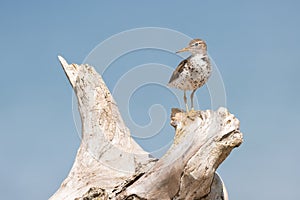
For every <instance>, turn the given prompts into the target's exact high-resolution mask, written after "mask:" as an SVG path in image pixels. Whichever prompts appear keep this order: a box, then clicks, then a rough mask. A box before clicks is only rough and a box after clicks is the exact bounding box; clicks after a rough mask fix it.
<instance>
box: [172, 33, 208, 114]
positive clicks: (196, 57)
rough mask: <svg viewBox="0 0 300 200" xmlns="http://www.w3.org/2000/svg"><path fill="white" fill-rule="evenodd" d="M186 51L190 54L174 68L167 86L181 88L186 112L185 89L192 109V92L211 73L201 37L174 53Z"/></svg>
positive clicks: (205, 46) (187, 110)
mask: <svg viewBox="0 0 300 200" xmlns="http://www.w3.org/2000/svg"><path fill="white" fill-rule="evenodd" d="M185 51H188V52H190V53H191V56H189V57H188V58H186V59H184V60H183V61H181V62H180V63H179V65H178V66H177V68H176V69H175V70H174V72H173V74H172V76H171V78H170V80H169V83H168V86H169V87H172V88H177V89H180V90H183V92H184V96H183V100H184V103H185V107H186V112H187V113H188V112H189V107H188V103H187V98H186V91H192V93H191V96H190V98H191V110H194V100H193V98H194V94H195V92H196V90H197V89H198V88H200V87H202V86H203V85H204V84H205V83H206V82H207V81H208V79H209V77H210V76H211V73H212V66H211V62H210V59H209V57H208V54H207V45H206V43H205V41H204V40H202V39H199V38H197V39H193V40H191V41H190V43H189V44H188V46H187V47H185V48H183V49H181V50H179V51H177V52H176V53H180V52H185Z"/></svg>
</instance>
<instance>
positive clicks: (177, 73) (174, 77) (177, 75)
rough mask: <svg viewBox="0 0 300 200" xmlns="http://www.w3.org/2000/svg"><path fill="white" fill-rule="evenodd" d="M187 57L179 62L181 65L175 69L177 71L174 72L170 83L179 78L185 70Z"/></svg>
mask: <svg viewBox="0 0 300 200" xmlns="http://www.w3.org/2000/svg"><path fill="white" fill-rule="evenodd" d="M187 61H188V60H187V59H184V60H183V61H181V62H180V63H179V65H178V66H177V68H176V69H175V71H174V72H173V74H172V76H171V78H170V80H169V83H171V82H173V81H174V80H175V79H177V78H178V77H179V74H180V73H181V72H182V71H183V68H184V65H185V64H186V63H187Z"/></svg>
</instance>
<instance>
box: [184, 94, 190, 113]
mask: <svg viewBox="0 0 300 200" xmlns="http://www.w3.org/2000/svg"><path fill="white" fill-rule="evenodd" d="M183 100H184V103H185V108H186V112H187V113H188V112H189V106H188V104H187V98H186V91H185V90H184V96H183Z"/></svg>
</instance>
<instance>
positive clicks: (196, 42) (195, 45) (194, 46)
mask: <svg viewBox="0 0 300 200" xmlns="http://www.w3.org/2000/svg"><path fill="white" fill-rule="evenodd" d="M184 51H189V52H191V53H192V54H193V55H194V54H206V51H207V46H206V43H205V42H204V40H201V39H193V40H192V41H191V42H190V43H189V46H187V47H185V48H183V49H180V50H179V51H177V52H176V53H180V52H184Z"/></svg>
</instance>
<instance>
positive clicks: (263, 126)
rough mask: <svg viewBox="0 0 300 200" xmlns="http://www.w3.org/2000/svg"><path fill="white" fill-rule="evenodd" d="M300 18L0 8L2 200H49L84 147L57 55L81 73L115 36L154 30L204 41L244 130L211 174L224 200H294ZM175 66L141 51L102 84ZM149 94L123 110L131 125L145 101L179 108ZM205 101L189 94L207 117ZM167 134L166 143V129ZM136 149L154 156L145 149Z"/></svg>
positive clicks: (159, 6)
mask: <svg viewBox="0 0 300 200" xmlns="http://www.w3.org/2000/svg"><path fill="white" fill-rule="evenodd" d="M299 9H300V3H299V1H291V0H290V1H259V0H254V1H237V0H236V1H226V2H225V1H223V2H221V1H218V2H216V1H164V2H161V1H151V2H150V1H149V2H148V1H147V2H146V1H145V2H142V1H131V2H130V3H129V2H128V3H126V2H118V1H109V2H108V1H106V2H105V1H102V2H100V1H87V2H83V1H51V2H41V1H30V0H29V1H1V2H0V33H1V37H0V44H1V45H0V53H1V59H0V66H1V71H2V73H1V74H2V77H1V79H0V92H1V98H0V134H1V140H0V160H1V165H0V166H1V168H0V169H1V170H0V188H1V189H0V191H1V197H2V198H3V199H31V200H35V199H36V200H37V199H47V198H48V197H50V196H51V195H52V194H53V193H54V192H55V191H56V189H57V188H58V187H59V185H60V183H61V182H62V181H63V180H64V178H65V177H66V176H67V174H68V172H69V170H70V168H71V166H72V164H73V160H74V157H75V155H76V151H77V148H78V146H79V144H80V138H79V136H78V133H77V131H76V128H75V124H74V120H73V114H72V89H71V86H70V85H69V82H68V81H67V79H66V77H65V75H64V73H63V71H62V69H61V67H60V65H59V63H58V60H57V55H58V54H62V55H63V56H64V57H65V58H66V59H67V60H68V61H69V62H75V63H82V62H83V60H84V59H85V58H86V57H87V55H88V54H89V53H90V52H91V51H92V49H94V48H95V47H96V46H97V45H98V44H99V43H101V42H102V41H104V40H105V39H107V38H109V37H110V36H112V35H114V34H118V33H120V32H122V31H125V30H129V29H133V28H141V27H162V28H169V29H173V30H176V31H179V32H181V33H184V34H186V35H188V36H189V37H192V38H196V37H200V38H203V39H205V40H206V41H207V44H208V50H209V53H210V55H211V56H212V58H213V59H214V61H215V62H216V63H217V66H218V69H219V70H220V73H221V75H222V78H223V81H224V85H225V88H226V97H227V107H228V109H229V110H230V111H231V112H232V113H234V114H235V115H236V116H237V117H238V118H239V119H240V121H241V130H242V132H243V133H244V140H245V141H244V143H243V145H242V146H241V147H240V148H238V149H235V150H234V151H233V152H232V154H231V155H230V156H229V158H228V159H227V160H226V161H225V162H224V163H223V164H222V165H221V166H220V168H219V172H220V174H221V176H222V178H223V179H224V181H225V183H226V185H227V187H228V190H229V194H230V198H231V199H232V200H235V199H243V200H250V199H257V200H260V199H261V200H262V199H274V200H277V199H278V200H279V199H297V198H299V194H298V192H297V189H298V186H299V179H300V173H299V171H298V168H299V167H297V166H299V165H300V157H299V154H298V152H299V145H298V143H299V142H298V141H299V139H300V136H299V130H300V127H299V121H300V117H299V113H300V107H299V102H300V92H299V91H300V81H299V78H298V76H299V74H300V60H299V58H300V45H299V44H300V37H299V35H300V25H299V24H300V13H299ZM176 42H177V41H174V43H176ZM116 48H118V47H116ZM175 50H177V49H174V51H175ZM150 55H151V56H150ZM160 55H163V58H160V57H159V56H160ZM183 56H185V54H184V55H183ZM135 59H138V60H139V62H137V63H134V61H132V60H135ZM181 59H182V58H180V57H179V56H175V55H173V54H172V55H171V54H168V53H160V52H158V51H147V50H144V51H140V52H137V53H136V54H134V53H132V54H128V55H126V56H123V57H121V58H120V59H119V60H117V61H116V62H114V63H113V64H112V65H114V66H115V67H112V68H110V69H109V70H108V71H107V72H106V74H104V75H103V77H104V79H105V80H106V81H107V82H108V85H109V87H110V88H113V86H114V84H115V82H114V81H117V78H116V77H119V75H118V70H117V69H118V68H117V67H116V66H118V64H123V63H124V66H126V69H128V70H129V69H130V67H131V66H130V63H131V62H133V63H134V64H135V65H138V64H143V63H149V62H162V63H163V64H166V65H169V66H170V67H174V68H175V67H176V65H177V64H178V62H179V61H180V60H181ZM167 81H168V80H166V82H167ZM144 89H147V86H145V88H144ZM149 90H151V91H152V92H153V91H154V90H153V88H152V89H151V88H149ZM156 91H157V95H154V96H153V95H152V96H153V99H149V98H146V97H145V96H143V93H139V92H136V93H135V94H134V95H133V97H134V98H133V100H132V101H133V103H132V102H131V104H130V108H131V110H132V115H133V118H134V119H136V120H137V123H141V124H145V123H146V124H147V120H149V119H147V118H142V117H141V116H145V115H146V114H145V113H146V112H147V109H145V106H143V105H144V104H147V106H148V105H151V102H150V101H152V100H153V101H154V102H153V103H159V104H162V105H165V106H166V107H167V108H169V107H170V108H171V107H173V106H174V105H173V103H174V104H176V102H175V101H174V99H173V100H172V98H171V99H167V100H164V98H162V96H163V95H166V96H168V95H169V93H168V91H166V90H163V89H161V88H158V89H157V90H156ZM207 95H208V94H207V92H206V90H205V89H201V90H199V91H198V92H197V97H198V99H199V101H203V103H201V106H200V107H201V108H202V109H208V108H210V107H209V104H208V103H207V101H206V100H205V99H207V98H208V97H207ZM134 99H135V100H134ZM175 106H178V105H175ZM175 106H174V107H175ZM148 107H149V106H148ZM143 109H144V110H143ZM168 114H169V110H167V115H168ZM139 120H140V121H139ZM75 121H76V120H75ZM166 123H167V124H166V127H165V131H166V135H168V136H166V138H165V139H166V141H168V140H169V139H170V138H171V135H172V129H170V128H168V122H166ZM144 145H145V148H148V149H151V143H150V144H149V143H148V144H147V143H144Z"/></svg>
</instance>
